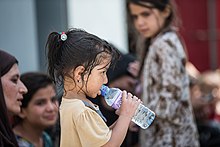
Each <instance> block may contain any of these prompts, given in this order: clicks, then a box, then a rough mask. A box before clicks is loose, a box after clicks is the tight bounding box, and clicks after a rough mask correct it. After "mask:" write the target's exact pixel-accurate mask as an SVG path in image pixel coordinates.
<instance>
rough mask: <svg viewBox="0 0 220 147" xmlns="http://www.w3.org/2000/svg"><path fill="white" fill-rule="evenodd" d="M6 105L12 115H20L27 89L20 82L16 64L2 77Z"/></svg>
mask: <svg viewBox="0 0 220 147" xmlns="http://www.w3.org/2000/svg"><path fill="white" fill-rule="evenodd" d="M1 81H2V88H3V93H4V97H5V103H6V106H7V109H8V112H9V113H10V114H18V113H19V112H20V110H21V104H22V103H21V100H22V99H23V94H25V93H27V88H26V87H25V86H24V84H23V83H22V82H21V80H20V72H19V69H18V65H17V64H14V65H13V66H12V67H11V69H10V70H9V71H8V72H7V73H6V74H5V75H3V76H2V77H1Z"/></svg>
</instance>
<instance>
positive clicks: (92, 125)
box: [60, 98, 112, 147]
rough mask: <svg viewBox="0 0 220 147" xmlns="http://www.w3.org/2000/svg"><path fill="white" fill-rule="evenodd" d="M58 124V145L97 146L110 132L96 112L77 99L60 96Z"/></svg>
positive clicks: (104, 141)
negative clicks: (59, 135) (59, 137)
mask: <svg viewBox="0 0 220 147" xmlns="http://www.w3.org/2000/svg"><path fill="white" fill-rule="evenodd" d="M60 125H61V140H60V147H99V146H102V145H104V144H106V143H107V142H108V141H109V139H110V137H111V133H112V131H111V130H110V129H109V128H108V126H107V125H106V124H105V122H104V121H103V119H102V118H101V117H100V116H99V115H98V113H97V112H95V111H94V110H92V109H91V108H89V107H86V106H85V105H84V103H83V102H82V101H81V100H78V99H65V98H62V102H61V105H60Z"/></svg>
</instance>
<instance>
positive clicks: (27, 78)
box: [21, 72, 55, 108]
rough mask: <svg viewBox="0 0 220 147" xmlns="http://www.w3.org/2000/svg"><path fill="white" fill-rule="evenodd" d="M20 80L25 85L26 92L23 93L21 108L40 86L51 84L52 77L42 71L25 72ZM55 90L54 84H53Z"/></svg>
mask: <svg viewBox="0 0 220 147" xmlns="http://www.w3.org/2000/svg"><path fill="white" fill-rule="evenodd" d="M21 81H22V82H23V83H24V85H25V86H26V87H27V89H28V92H27V93H26V94H24V95H23V97H24V98H23V99H22V106H21V107H22V108H26V107H27V105H28V103H29V102H30V101H31V99H32V97H33V95H34V94H35V93H36V92H37V91H38V90H39V89H41V88H45V87H47V86H49V85H53V86H54V84H53V81H52V79H51V78H50V77H49V76H48V75H47V74H44V73H40V72H27V73H24V74H22V75H21ZM54 90H55V86H54Z"/></svg>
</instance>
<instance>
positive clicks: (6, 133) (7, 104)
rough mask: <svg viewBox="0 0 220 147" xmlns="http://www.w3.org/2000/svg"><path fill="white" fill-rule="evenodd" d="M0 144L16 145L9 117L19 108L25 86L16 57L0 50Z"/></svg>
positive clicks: (11, 146)
mask: <svg viewBox="0 0 220 147" xmlns="http://www.w3.org/2000/svg"><path fill="white" fill-rule="evenodd" d="M0 77H1V78H0V118H1V119H0V146H1V147H17V146H18V145H17V141H16V139H15V135H14V133H13V131H12V128H11V122H10V119H9V117H12V116H13V115H14V114H18V113H19V112H20V110H21V108H20V106H21V100H22V99H23V94H25V93H26V92H27V88H26V87H25V86H24V84H23V83H22V82H21V80H20V72H19V69H18V61H17V59H16V58H15V57H14V56H12V55H10V54H9V53H7V52H4V51H2V50H0Z"/></svg>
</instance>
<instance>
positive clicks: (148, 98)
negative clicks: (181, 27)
mask: <svg viewBox="0 0 220 147" xmlns="http://www.w3.org/2000/svg"><path fill="white" fill-rule="evenodd" d="M128 10H129V15H130V18H131V20H132V24H133V26H134V28H135V30H136V32H137V34H138V39H139V38H141V39H140V40H144V42H143V44H141V45H140V44H138V45H139V46H142V47H144V48H143V50H141V52H140V53H141V54H140V58H141V66H140V71H139V73H140V74H139V75H141V79H142V83H143V94H142V101H143V103H144V105H146V106H148V107H149V108H150V109H152V110H153V111H155V113H156V114H157V118H156V121H155V122H154V123H153V124H152V125H151V127H150V128H148V129H146V130H141V134H140V137H141V138H140V144H141V146H143V147H145V146H152V147H158V146H170V147H171V146H193V147H197V146H199V143H198V134H197V128H196V125H195V122H194V117H193V112H192V105H191V102H190V93H189V78H188V75H187V72H186V69H185V64H186V55H185V52H184V48H183V45H182V43H181V41H180V38H179V37H178V35H177V33H176V31H175V30H174V29H173V28H172V25H173V23H174V20H175V17H174V16H175V12H174V7H173V5H172V2H171V0H129V3H128ZM135 65H137V64H133V65H131V67H130V70H131V71H133V72H134V75H136V73H135V70H137V69H138V68H137V67H136V68H135Z"/></svg>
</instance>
